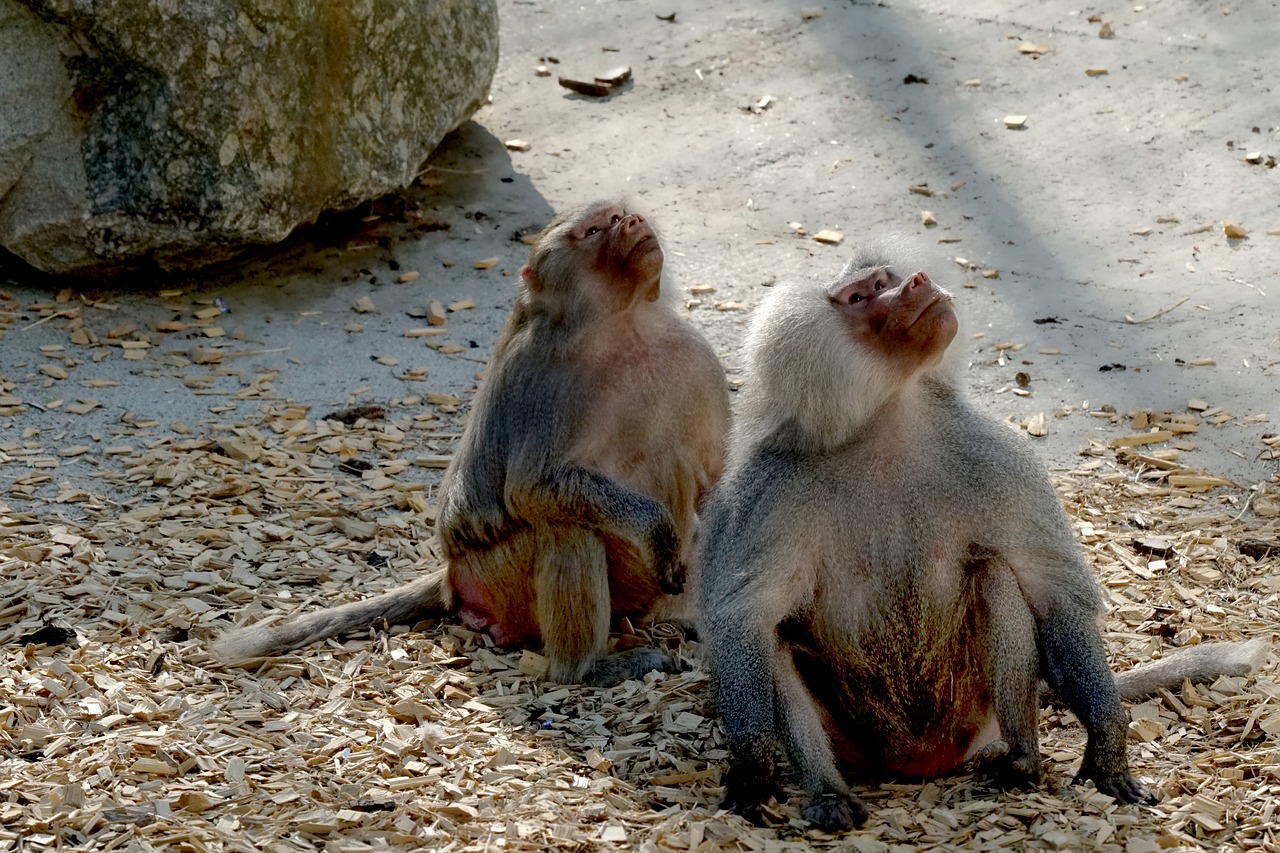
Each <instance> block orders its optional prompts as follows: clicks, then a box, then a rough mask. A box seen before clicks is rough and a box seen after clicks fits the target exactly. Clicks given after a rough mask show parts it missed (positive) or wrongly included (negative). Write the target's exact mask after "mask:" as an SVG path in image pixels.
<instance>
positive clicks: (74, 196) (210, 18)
mask: <svg viewBox="0 0 1280 853" xmlns="http://www.w3.org/2000/svg"><path fill="white" fill-rule="evenodd" d="M0 44H3V45H4V46H5V47H4V49H3V50H2V51H0V245H2V246H4V247H5V248H7V249H8V250H9V251H11V252H13V253H14V254H16V255H18V256H19V257H21V258H22V259H23V260H25V261H27V262H28V263H30V264H32V265H33V266H35V267H37V268H39V269H41V270H44V271H46V272H53V273H88V272H94V271H98V270H109V269H112V268H121V267H128V266H133V265H137V264H139V263H142V262H145V261H147V260H151V261H154V262H155V263H156V264H158V265H160V266H161V267H163V268H170V269H172V268H184V267H196V266H200V265H203V264H207V263H211V262H214V261H218V260H221V259H224V258H226V257H228V256H230V255H233V254H235V253H237V252H238V251H240V250H241V249H243V248H245V247H246V246H247V245H251V244H265V243H273V242H276V241H278V240H280V239H282V238H283V237H285V236H286V235H287V234H289V232H290V231H292V230H293V229H294V228H295V227H296V226H298V225H300V224H302V223H305V222H309V221H311V220H312V219H314V218H315V217H316V215H317V214H319V213H320V212H322V211H324V210H330V209H343V208H347V207H351V206H353V205H355V204H358V203H360V202H361V201H364V200H367V199H370V198H374V197H377V196H379V195H382V194H384V193H386V192H388V191H391V190H393V189H396V188H399V187H403V186H406V185H407V184H409V183H411V182H412V181H413V179H414V177H415V175H416V174H417V172H418V170H419V169H420V168H421V164H422V163H423V161H424V160H425V159H426V158H427V155H428V154H430V153H431V151H432V150H433V149H434V148H435V146H436V145H437V144H438V143H439V141H440V140H441V138H443V136H444V135H445V134H446V133H448V132H449V131H450V130H451V129H453V128H455V127H457V126H458V125H459V124H460V123H461V122H463V121H465V120H466V119H467V118H468V117H470V115H471V114H472V113H473V112H474V111H475V110H476V109H477V108H478V107H479V106H480V104H481V103H483V102H484V100H485V98H486V97H487V93H488V87H489V84H490V81H491V80H492V77H493V72H494V69H495V67H496V65H497V59H498V21H497V3H496V0H358V1H357V2H351V3H347V2H343V3H328V2H307V0H294V1H293V2H287V0H208V2H201V3H181V2H177V0H102V2H95V3H87V2H84V0H0Z"/></svg>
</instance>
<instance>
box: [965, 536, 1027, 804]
mask: <svg viewBox="0 0 1280 853" xmlns="http://www.w3.org/2000/svg"><path fill="white" fill-rule="evenodd" d="M978 589H979V595H980V598H981V602H980V609H979V612H980V614H981V615H980V618H981V619H982V620H984V621H985V622H986V625H985V628H986V630H985V631H984V630H982V628H983V627H984V626H981V625H980V626H979V631H978V636H979V638H980V639H981V640H983V641H984V642H983V645H984V648H983V649H982V655H983V665H984V668H985V670H986V675H987V684H988V687H989V690H990V694H991V699H992V706H993V707H992V710H993V711H994V712H995V716H996V721H997V722H998V723H999V724H1000V734H1001V737H1002V738H1003V739H1004V741H1005V743H1007V744H1008V747H1009V748H1008V752H1007V753H1006V754H1004V755H1003V756H1001V758H1000V759H999V760H998V761H997V763H996V768H997V769H996V772H995V776H996V779H997V781H998V782H1000V784H1002V785H1006V786H1008V787H1014V788H1016V787H1023V786H1034V785H1037V784H1038V783H1039V782H1040V737H1039V723H1040V704H1039V695H1040V689H1039V688H1040V655H1039V652H1038V650H1037V649H1036V623H1035V618H1034V617H1033V616H1032V615H1031V608H1029V607H1028V606H1027V602H1026V601H1025V600H1024V599H1023V597H1022V591H1021V589H1019V587H1018V581H1017V578H1016V577H1015V576H1014V574H1013V571H1012V570H1011V569H1010V568H1009V567H1008V566H1006V565H1002V564H1000V563H996V562H992V561H986V562H985V565H984V568H983V572H982V577H981V580H980V581H979V586H978ZM978 746H981V744H978Z"/></svg>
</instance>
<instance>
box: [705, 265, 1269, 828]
mask: <svg viewBox="0 0 1280 853" xmlns="http://www.w3.org/2000/svg"><path fill="white" fill-rule="evenodd" d="M903 260H904V259H903V257H902V256H901V252H900V250H899V249H898V248H897V247H896V245H890V246H888V247H886V246H883V245H879V246H871V247H868V248H865V249H863V250H860V251H859V253H858V255H857V257H855V259H854V261H853V262H851V263H850V265H849V266H848V267H847V268H846V270H845V272H844V273H843V274H842V276H841V277H840V278H839V279H837V280H836V281H835V282H834V283H832V284H831V285H830V286H828V287H820V286H803V285H801V286H791V287H780V288H778V289H777V290H775V292H773V293H772V294H771V295H770V297H769V298H768V299H766V300H765V302H764V303H763V304H762V305H761V306H760V307H759V308H758V309H757V310H756V312H755V315H754V317H753V321H752V325H751V332H750V335H749V338H748V342H747V349H748V356H749V358H748V376H747V381H748V384H747V385H746V387H745V389H744V394H745V396H746V399H744V400H743V406H742V417H741V419H740V420H739V422H738V423H737V424H736V425H735V428H734V433H733V437H732V439H731V446H730V453H729V458H730V463H729V467H728V470H727V471H726V474H725V477H724V479H723V480H722V481H721V483H720V484H719V486H718V487H717V488H716V490H715V492H714V493H713V495H712V498H711V499H710V500H709V501H708V504H707V507H706V510H705V512H704V515H703V530H702V544H701V555H700V563H701V566H702V574H701V575H700V578H699V590H698V604H699V610H700V613H701V618H702V634H703V639H704V641H705V642H704V649H705V650H706V652H707V655H708V662H709V668H710V671H711V674H712V683H713V690H714V694H715V700H716V705H717V709H718V711H719V713H720V715H721V718H722V720H723V722H724V726H725V731H726V734H727V735H728V738H729V746H730V751H731V767H730V773H729V776H728V778H727V784H726V788H727V796H726V799H727V802H728V804H729V805H731V806H733V807H734V808H736V809H738V810H739V811H742V812H744V813H747V814H753V813H755V811H756V809H757V808H758V807H759V805H760V804H761V803H762V802H763V801H764V800H765V799H767V797H768V796H769V794H770V793H771V792H772V791H773V789H774V784H775V782H774V780H775V770H774V764H773V762H774V749H775V744H777V743H779V742H780V743H782V744H784V745H785V746H786V747H787V751H788V753H789V755H790V757H791V759H792V763H793V764H794V765H795V767H796V769H797V771H798V772H799V775H800V781H801V784H802V785H803V787H804V788H805V790H806V791H807V792H808V794H809V801H808V803H807V804H806V806H805V808H804V814H805V816H806V817H807V818H808V819H809V820H811V821H813V822H814V823H817V824H818V825H820V826H823V827H825V828H828V829H843V828H847V827H849V826H852V825H854V824H856V823H860V822H861V821H862V820H863V819H864V818H865V817H866V808H865V806H864V805H863V804H862V803H861V801H859V800H858V799H857V798H856V797H853V796H852V795H851V794H850V793H849V790H848V787H847V786H846V784H845V782H844V779H843V778H842V776H841V774H840V772H839V771H838V769H837V761H838V760H842V761H844V762H851V763H854V764H856V765H858V767H859V768H860V769H861V771H862V772H870V773H872V774H885V775H893V776H906V777H917V778H918V777H930V776H937V775H941V774H944V773H947V772H950V771H951V770H953V769H955V768H956V767H958V766H960V765H961V764H962V763H963V762H965V761H966V760H967V759H969V758H971V757H972V756H974V755H975V754H977V753H978V751H979V750H980V749H981V748H983V747H984V746H986V745H987V742H988V741H989V740H990V739H991V738H992V737H993V736H998V737H1000V738H1002V739H1003V741H1004V742H1005V746H1006V748H1005V749H1003V750H1002V757H1001V759H1000V763H999V765H998V766H996V767H995V768H994V769H995V770H996V773H997V776H998V777H999V778H1000V779H1002V780H1003V781H1005V782H1006V783H1009V784H1035V783H1036V782H1037V781H1038V780H1039V776H1040V755H1039V746H1038V731H1037V722H1038V716H1039V704H1038V703H1039V699H1038V685H1039V680H1040V678H1042V677H1043V678H1044V679H1045V680H1046V681H1047V682H1048V684H1049V686H1050V687H1051V688H1052V689H1053V690H1054V691H1055V692H1056V693H1057V694H1058V695H1059V696H1061V697H1062V699H1063V701H1064V702H1065V703H1066V704H1067V706H1068V707H1070V708H1071V709H1072V710H1073V711H1074V712H1075V714H1076V715H1077V716H1078V717H1079V718H1080V719H1081V721H1082V722H1083V723H1084V725H1085V727H1086V729H1087V731H1088V734H1089V739H1088V745H1087V748H1086V750H1085V756H1084V761H1083V763H1082V766H1081V769H1080V777H1081V778H1087V779H1092V780H1093V781H1094V783H1095V784H1096V785H1097V786H1098V788H1099V789H1100V790H1102V791H1105V792H1106V793H1108V794H1111V795H1113V796H1115V797H1117V798H1118V799H1120V800H1122V801H1125V802H1150V801H1151V800H1152V798H1151V795H1150V794H1149V793H1148V792H1147V790H1146V789H1145V788H1144V787H1143V786H1142V785H1141V784H1139V783H1138V782H1137V781H1136V780H1135V779H1134V778H1133V777H1132V776H1131V775H1130V773H1129V769H1128V762H1127V759H1126V756H1125V750H1124V744H1125V737H1126V723H1127V720H1126V714H1125V712H1124V708H1123V706H1122V704H1121V696H1122V695H1124V696H1132V695H1134V691H1135V690H1136V689H1137V688H1141V689H1142V690H1145V691H1148V692H1149V691H1151V690H1154V689H1156V688H1157V687H1161V686H1169V685H1174V684H1178V683H1180V682H1181V679H1182V678H1183V677H1185V676H1188V675H1196V676H1200V677H1204V676H1209V675H1211V674H1216V673H1221V672H1224V671H1243V670H1244V669H1247V668H1248V667H1250V666H1252V665H1256V663H1257V662H1258V657H1259V654H1260V653H1265V649H1260V648H1258V647H1257V646H1249V645H1247V644H1223V645H1220V646H1215V647H1207V648H1209V649H1211V650H1209V651H1205V652H1200V653H1197V654H1198V657H1196V656H1195V655H1193V656H1192V657H1196V659H1195V660H1192V659H1191V658H1185V659H1183V658H1179V657H1177V656H1174V657H1171V659H1170V660H1169V661H1168V662H1160V663H1159V664H1155V665H1152V667H1149V668H1145V669H1144V668H1140V669H1138V670H1135V671H1134V672H1133V673H1128V674H1126V675H1124V676H1122V677H1121V681H1122V686H1121V688H1120V689H1119V690H1118V689H1117V685H1116V680H1115V678H1114V677H1113V676H1112V674H1111V672H1110V671H1109V669H1108V668H1107V664H1106V660H1105V654H1104V649H1103V644H1102V637H1101V634H1100V632H1099V630H1098V627H1097V621H1096V620H1097V616H1098V614H1099V612H1100V609H1101V603H1102V598H1101V594H1100V592H1099V590H1098V586H1097V584H1096V582H1095V580H1094V578H1093V576H1092V573H1091V571H1090V569H1089V567H1088V565H1087V564H1086V563H1085V562H1084V560H1083V558H1082V557H1081V554H1080V550H1079V548H1078V546H1077V545H1076V542H1075V539H1074V536H1073V534H1072V531H1071V527H1070V524H1069V523H1068V521H1067V518H1066V515H1065V513H1064V512H1063V510H1062V507H1061V505H1060V504H1059V503H1058V500H1057V497H1056V495H1055V493H1054V491H1053V488H1052V486H1051V485H1050V484H1049V481H1048V479H1047V477H1046V476H1045V474H1044V472H1043V470H1042V468H1041V467H1040V466H1039V464H1038V463H1037V462H1036V460H1035V458H1034V455H1033V454H1032V453H1031V451H1030V450H1029V449H1028V447H1027V446H1026V444H1025V443H1024V442H1023V441H1022V440H1021V439H1019V438H1017V437H1016V436H1014V435H1013V434H1012V433H1010V432H1009V430H1008V429H1007V428H1005V427H1004V426H1003V425H1000V424H998V423H994V422H993V421H991V420H990V419H988V418H986V417H984V416H982V415H979V414H978V413H977V412H976V411H974V410H973V409H972V408H971V407H970V406H969V404H968V403H967V402H966V401H965V400H964V398H963V396H962V395H961V394H960V392H959V391H958V389H957V387H956V385H957V383H956V382H955V380H954V378H953V376H954V373H953V369H952V368H951V367H950V366H949V364H948V362H947V361H946V360H945V359H944V357H943V356H944V352H945V350H946V347H947V344H948V343H949V342H950V340H951V339H952V336H953V335H954V334H955V331H956V321H955V316H954V312H953V311H952V310H951V308H950V304H949V299H948V298H946V296H945V293H944V292H943V291H941V290H940V289H939V288H937V287H936V285H933V284H932V283H931V282H929V281H928V279H927V278H925V277H923V276H922V274H917V275H915V276H912V275H910V273H911V271H912V270H913V269H915V267H913V266H905V265H902V266H899V263H900V262H901V261H903ZM917 317H918V318H920V319H918V320H917V319H916V318H917ZM1179 661H1181V663H1179ZM1161 667H1162V668H1161ZM1126 679H1128V680H1129V682H1130V688H1131V689H1128V690H1126V689H1125V688H1124V686H1123V682H1124V681H1125V680H1126Z"/></svg>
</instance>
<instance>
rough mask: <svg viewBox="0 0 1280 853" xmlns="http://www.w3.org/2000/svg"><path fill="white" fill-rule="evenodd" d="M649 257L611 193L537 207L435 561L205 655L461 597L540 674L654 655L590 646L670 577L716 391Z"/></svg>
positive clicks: (663, 591) (622, 666)
mask: <svg viewBox="0 0 1280 853" xmlns="http://www.w3.org/2000/svg"><path fill="white" fill-rule="evenodd" d="M662 266H663V256H662V251H661V249H660V247H659V244H658V241H657V238H656V235H655V234H654V232H653V230H652V228H651V226H649V224H648V223H647V222H645V220H644V219H643V218H642V217H639V216H637V215H636V214H633V213H628V212H627V211H626V210H625V209H624V208H623V207H622V206H621V205H620V204H613V203H598V204H594V205H590V206H588V207H585V208H582V209H579V210H575V211H572V212H569V213H566V214H562V215H560V216H557V217H556V218H555V219H553V220H552V222H551V223H550V224H549V225H548V226H547V228H546V229H545V230H544V232H543V233H542V235H541V236H540V238H539V240H538V242H537V243H536V244H535V246H534V247H533V250H532V251H531V252H530V255H529V261H528V263H527V264H526V266H525V268H524V270H523V271H522V285H521V288H520V292H519V294H518V296H517V298H516V304H515V308H514V310H513V311H512V313H511V316H510V318H509V319H508V321H507V324H506V326H505V327H504V328H503V331H502V333H501V335H500V336H499V339H498V342H497V344H496V345H495V347H494V352H493V357H492V359H491V361H490V365H489V369H488V371H487V375H486V378H485V381H484V383H483V384H482V386H481V388H480V391H479V392H478V393H477V394H476V398H475V401H474V403H473V405H472V410H471V418H470V421H469V422H468V425H467V428H466V430H465V432H464V434H463V436H462V439H461V442H460V445H459V448H458V452H457V454H456V455H455V456H454V459H453V462H452V464H451V465H450V467H449V469H448V470H447V471H446V472H445V476H444V481H443V483H442V484H441V491H440V494H441V504H440V513H439V519H438V521H437V530H438V533H439V537H440V541H441V544H442V546H443V549H444V553H445V556H446V559H447V560H448V569H447V573H446V572H441V573H439V577H437V576H436V575H435V574H433V575H430V576H428V578H426V579H423V580H421V581H417V582H415V583H414V584H410V585H409V586H406V587H403V588H401V589H400V590H393V591H392V592H389V593H386V594H384V595H382V596H379V597H377V598H374V599H370V600H369V601H366V602H357V603H356V604H352V605H346V606H345V607H343V608H336V609H334V610H329V611H321V612H319V613H315V614H310V615H307V616H301V617H297V618H295V619H293V620H290V621H287V622H285V623H283V624H281V625H271V626H267V627H264V628H258V627H256V626H255V627H251V628H248V629H243V630H241V631H238V632H234V633H232V634H230V635H228V636H226V637H224V638H223V639H222V640H220V641H219V642H218V644H217V646H216V647H215V652H216V653H218V654H219V655H220V656H221V657H223V658H224V659H228V660H233V661H235V660H244V659H246V658H251V657H256V656H261V655H268V654H279V653H281V652H283V651H286V650H288V649H290V648H295V647H296V646H298V645H302V644H304V643H307V642H311V641H314V640H316V639H320V638H321V637H327V636H333V635H335V634H338V633H342V632H346V631H349V630H359V629H363V628H367V627H368V626H369V625H370V624H375V623H377V624H380V623H381V621H383V620H386V621H392V620H391V619H390V616H389V614H394V616H395V619H396V620H403V619H405V618H408V616H410V615H421V614H422V613H424V612H441V611H446V610H454V609H460V610H461V613H462V616H463V619H464V620H465V621H466V622H467V623H468V624H470V625H472V626H473V627H476V628H481V629H486V630H489V631H490V632H491V633H492V634H493V636H494V638H495V639H496V640H498V641H499V642H501V643H504V644H514V643H530V644H537V643H541V644H542V645H543V646H544V647H545V650H546V653H547V655H548V657H549V658H550V664H551V671H550V676H551V678H552V679H554V680H556V681H565V682H572V681H586V682H589V683H609V682H614V681H618V680H621V679H623V678H628V677H634V676H637V675H640V674H642V673H644V672H646V671H648V670H650V669H655V668H658V669H670V668H671V667H672V666H673V663H672V661H671V660H670V659H669V658H668V657H667V656H666V655H664V654H662V653H660V652H658V651H657V650H654V649H633V650H630V651H628V652H626V653H623V654H614V655H609V654H607V640H608V631H609V627H610V624H611V621H612V620H613V619H614V618H616V617H620V616H624V615H626V616H637V617H639V616H645V615H646V614H649V613H651V612H652V611H653V610H654V608H655V607H656V606H658V605H659V604H664V603H665V600H666V599H669V598H670V597H671V594H674V593H678V592H679V591H680V589H681V588H682V585H683V583H684V575H685V571H686V567H687V564H688V561H689V557H690V552H691V547H692V541H693V534H694V528H695V525H696V522H697V513H698V510H699V507H700V504H701V502H702V499H703V495H704V494H705V493H706V492H707V490H709V489H710V487H711V486H712V484H713V483H714V482H715V481H716V479H717V478H718V477H719V475H720V471H721V467H722V465H723V441H724V436H725V433H726V431H727V428H728V392H727V389H726V383H725V381H724V374H723V371H722V368H721V367H720V363H719V361H718V359H717V358H716V356H715V353H714V352H713V351H712V350H711V348H710V346H709V345H708V344H707V342H706V341H705V340H704V339H703V338H702V336H701V335H700V334H699V333H698V332H697V331H695V330H694V329H693V328H692V327H691V326H690V325H689V324H688V323H686V322H685V321H683V320H682V319H681V318H680V317H679V316H678V315H677V314H676V313H675V311H674V310H673V309H672V308H671V307H670V306H669V305H668V304H667V303H665V302H664V301H662V300H661V299H660V298H659V297H660V295H661V293H660V290H661V277H662Z"/></svg>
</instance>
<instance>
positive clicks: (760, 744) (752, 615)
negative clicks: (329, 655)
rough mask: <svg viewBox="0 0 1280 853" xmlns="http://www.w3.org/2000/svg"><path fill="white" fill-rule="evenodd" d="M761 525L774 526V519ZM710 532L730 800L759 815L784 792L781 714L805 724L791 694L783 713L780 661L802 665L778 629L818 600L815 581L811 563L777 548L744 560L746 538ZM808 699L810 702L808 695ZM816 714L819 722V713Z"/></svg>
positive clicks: (708, 592)
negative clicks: (779, 760)
mask: <svg viewBox="0 0 1280 853" xmlns="http://www.w3.org/2000/svg"><path fill="white" fill-rule="evenodd" d="M759 521H760V524H761V525H762V526H765V527H767V526H768V524H769V521H768V519H767V518H761V519H760V520H759ZM705 532H706V533H707V535H708V537H709V540H713V541H708V542H707V547H706V548H705V549H704V550H703V551H702V554H703V558H704V559H705V560H706V561H707V562H706V565H705V566H704V568H703V571H704V575H703V578H702V581H701V582H702V583H703V584H704V589H703V590H702V594H701V595H700V596H699V608H700V611H701V613H700V618H701V620H702V624H703V626H704V629H705V634H706V640H707V642H706V649H707V651H708V652H709V656H708V658H709V664H710V671H711V675H712V679H711V683H712V695H713V698H714V700H715V705H716V709H717V711H718V713H719V714H720V719H721V721H722V722H723V723H724V730H725V735H726V736H727V737H728V740H729V751H730V755H731V757H732V761H731V762H730V769H729V776H728V777H727V779H726V781H725V787H726V794H725V799H726V804H727V805H729V806H730V807H732V808H734V809H736V810H737V811H739V812H741V813H744V814H751V813H752V812H753V811H754V810H755V809H756V808H757V807H758V806H759V805H761V804H762V803H764V802H765V801H766V800H767V799H768V798H769V797H770V796H771V795H772V794H773V793H774V792H775V790H776V787H777V784H776V781H775V773H774V761H775V757H776V756H775V752H776V748H777V745H778V744H777V734H778V731H779V714H780V713H781V714H782V715H783V718H784V719H785V718H787V717H788V715H790V714H792V713H795V714H798V715H800V716H801V717H803V707H801V708H800V709H795V708H793V707H792V706H793V704H794V701H795V697H793V696H791V695H788V696H786V697H785V702H786V705H785V707H780V703H781V702H782V701H784V697H782V696H781V695H780V692H781V691H782V690H784V689H785V688H786V687H789V686H790V682H785V683H780V678H781V676H780V673H779V662H780V660H782V659H783V658H785V660H786V662H787V663H788V664H789V665H790V666H791V669H792V672H794V665H791V664H790V652H789V651H785V650H782V649H780V648H779V642H778V625H779V624H780V623H781V622H782V620H783V619H784V618H786V617H787V616H788V615H789V614H791V613H793V612H794V611H795V610H796V609H798V608H799V607H800V606H801V605H803V604H804V603H805V601H806V599H808V598H811V597H812V595H813V588H814V585H813V577H812V575H811V574H809V573H807V572H805V571H803V570H802V569H801V567H802V566H804V565H805V563H804V562H803V560H800V559H797V558H792V559H791V561H790V562H788V559H787V558H786V557H784V556H783V555H781V554H778V553H776V549H772V548H768V547H767V546H766V548H765V549H763V550H762V551H760V552H757V553H755V554H743V553H741V552H740V549H739V548H738V547H735V546H736V545H737V544H738V543H739V542H742V541H744V538H743V537H740V536H738V535H737V533H738V532H739V531H736V530H733V529H732V526H722V527H713V529H712V530H709V531H705ZM721 545H723V546H727V547H718V546H721ZM797 556H798V555H797ZM797 575H798V576H797ZM795 677H796V678H797V679H798V676H795ZM802 689H803V688H802ZM804 698H806V699H807V698H809V697H808V695H807V692H806V693H805V694H804ZM810 702H812V700H810ZM810 710H811V712H812V714H813V715H815V716H816V714H817V711H816V709H812V708H811V709H810ZM828 749H829V747H828Z"/></svg>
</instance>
